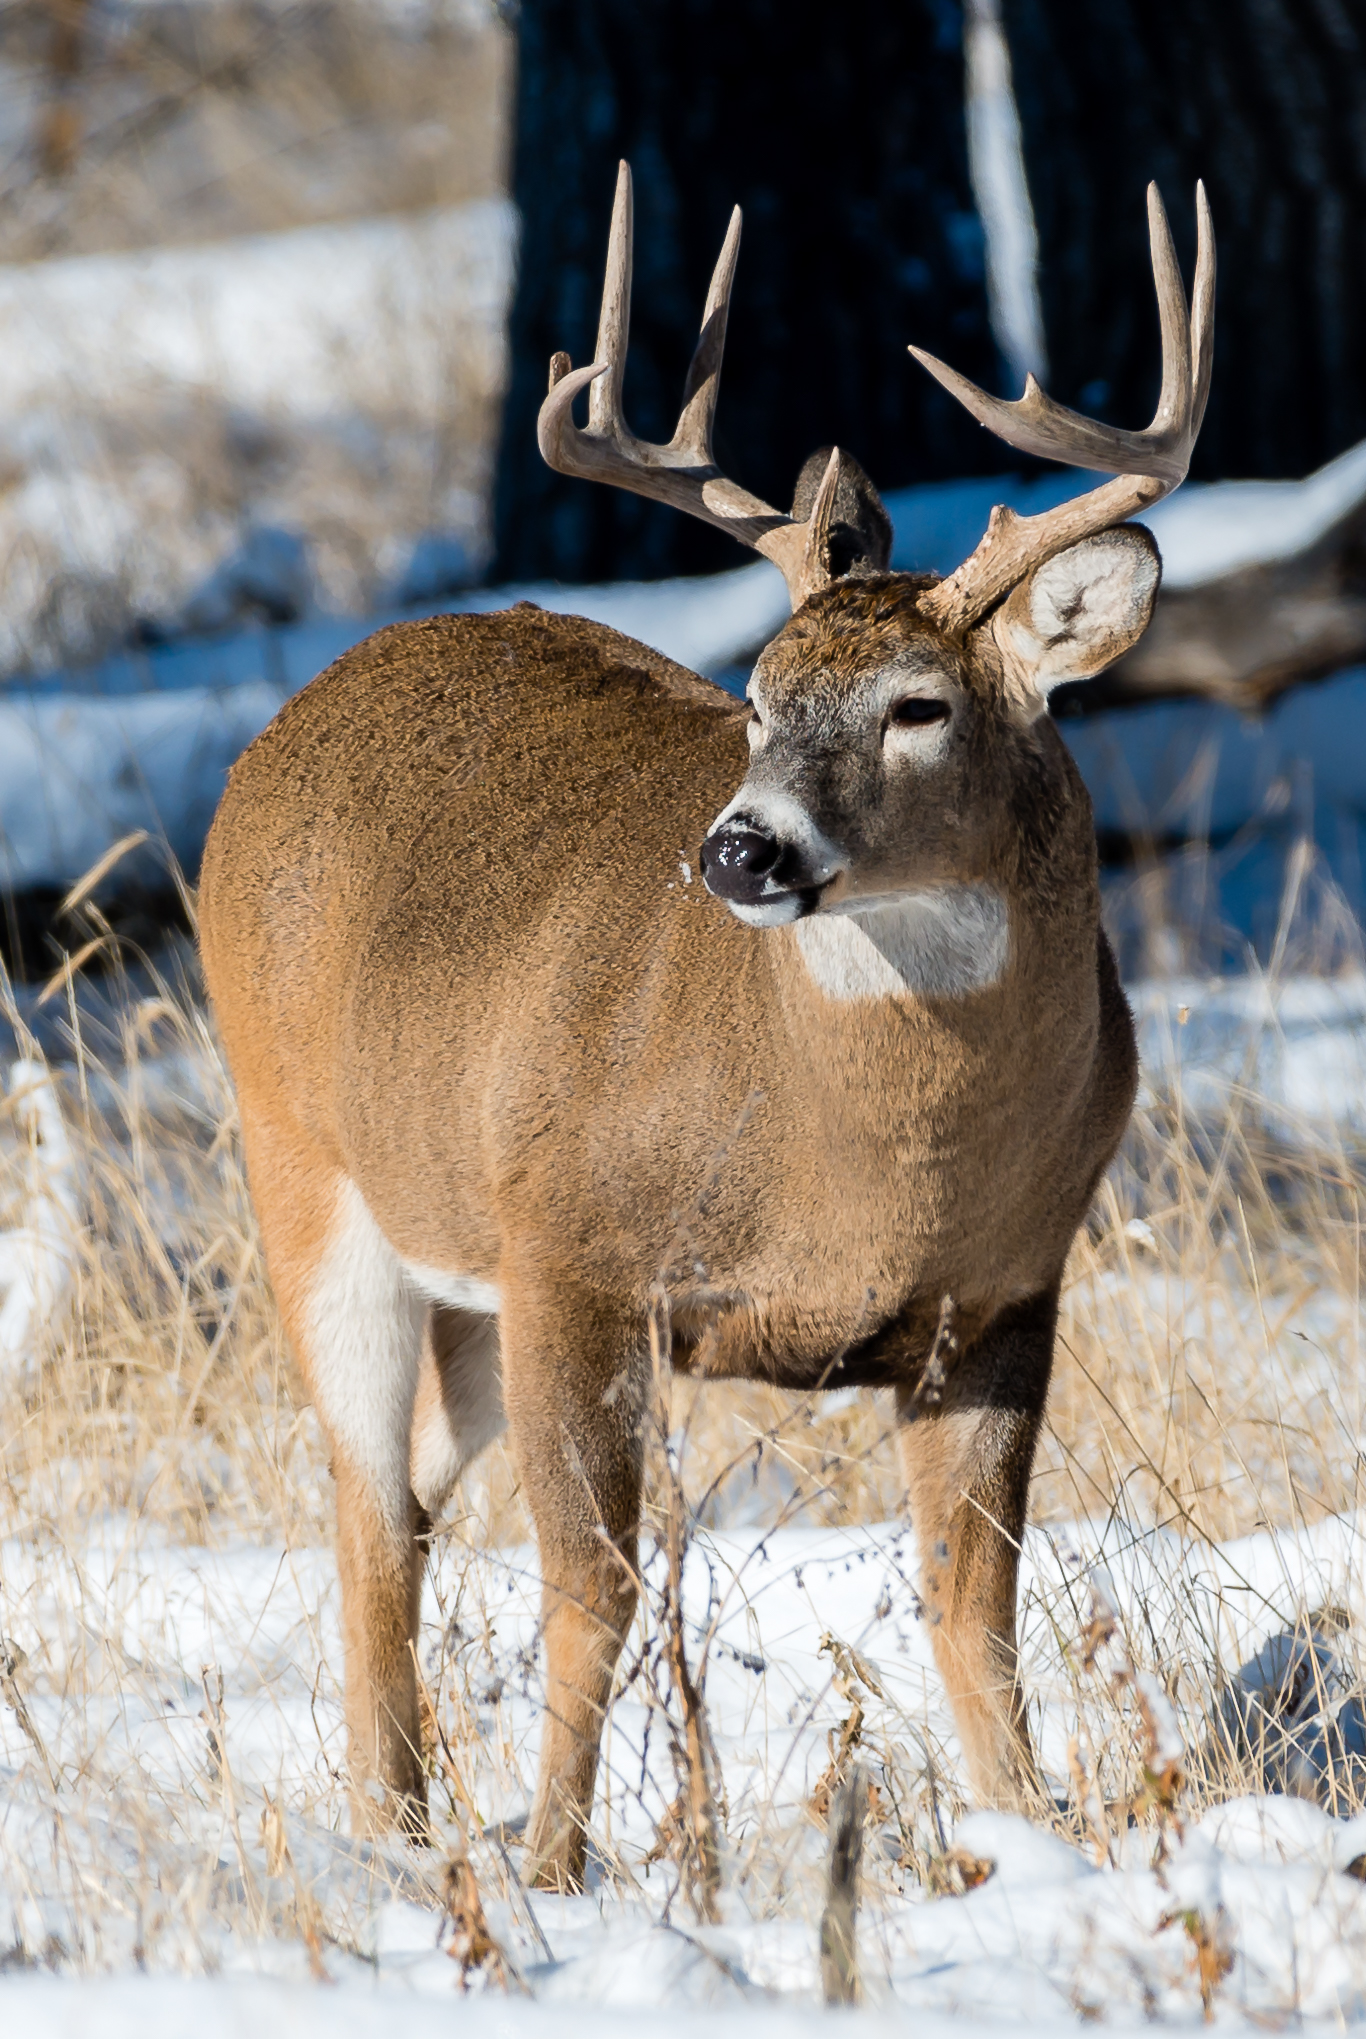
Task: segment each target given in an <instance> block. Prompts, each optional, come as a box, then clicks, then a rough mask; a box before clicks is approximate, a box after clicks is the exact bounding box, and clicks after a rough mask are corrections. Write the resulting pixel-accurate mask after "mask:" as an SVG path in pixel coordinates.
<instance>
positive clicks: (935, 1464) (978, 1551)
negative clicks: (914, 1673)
mask: <svg viewBox="0 0 1366 2039" xmlns="http://www.w3.org/2000/svg"><path fill="white" fill-rule="evenodd" d="M1056 1317H1057V1295H1056V1292H1052V1293H1050V1294H1048V1295H1046V1296H1042V1297H1037V1298H1034V1299H1033V1300H1031V1301H1030V1302H1028V1303H1025V1304H1021V1305H1019V1306H1017V1307H1015V1308H1012V1309H1009V1310H1006V1311H1003V1312H1002V1314H1001V1315H1000V1316H999V1317H998V1318H997V1319H996V1320H995V1322H994V1323H993V1324H991V1325H990V1326H989V1327H988V1329H987V1330H986V1332H984V1334H983V1335H982V1337H981V1338H980V1339H978V1341H977V1343H976V1344H975V1345H974V1346H972V1347H971V1348H970V1349H969V1350H968V1351H967V1352H965V1353H963V1354H962V1356H961V1357H960V1358H959V1360H958V1361H957V1363H956V1364H955V1365H954V1366H953V1367H952V1368H951V1369H950V1372H949V1376H948V1380H947V1383H946V1385H945V1388H944V1395H943V1400H942V1402H941V1403H940V1404H939V1405H938V1407H935V1408H923V1407H922V1408H921V1409H919V1410H917V1409H916V1407H915V1405H914V1402H913V1399H912V1395H911V1392H910V1391H909V1390H906V1391H904V1392H903V1394H902V1396H901V1398H900V1403H899V1408H898V1415H899V1418H900V1431H899V1437H900V1444H901V1457H902V1467H903V1471H904V1474H905V1479H906V1485H907V1489H908V1495H909V1500H910V1508H911V1522H912V1525H913V1527H914V1529H915V1532H916V1540H917V1543H918V1544H919V1548H920V1561H921V1575H922V1589H923V1593H924V1598H925V1604H926V1609H927V1612H928V1615H929V1619H930V1621H931V1623H932V1631H931V1632H932V1638H933V1643H934V1654H935V1659H936V1662H937V1664H938V1666H939V1671H940V1675H941V1676H942V1678H943V1680H944V1685H945V1688H946V1689H947V1692H948V1695H949V1699H950V1701H951V1703H952V1706H953V1712H954V1719H955V1721H956V1723H957V1727H958V1732H959V1736H960V1738H961V1740H962V1744H963V1754H964V1756H965V1758H966V1760H967V1768H968V1776H969V1778H970V1780H971V1784H972V1788H973V1791H974V1792H975V1794H976V1796H977V1798H978V1800H979V1802H980V1803H981V1804H983V1805H986V1806H995V1807H1000V1808H1003V1809H1005V1810H1010V1811H1025V1810H1028V1809H1032V1808H1033V1807H1034V1806H1035V1805H1036V1804H1037V1802H1038V1799H1039V1797H1040V1796H1041V1786H1040V1783H1039V1778H1038V1773H1037V1771H1036V1769H1035V1766H1034V1756H1033V1751H1032V1749H1031V1747H1030V1740H1029V1730H1028V1727H1027V1725H1026V1723H1025V1713H1024V1698H1023V1694H1022V1692H1021V1690H1020V1679H1019V1664H1018V1658H1017V1650H1016V1632H1015V1601H1016V1591H1017V1587H1018V1582H1019V1561H1020V1541H1021V1538H1022V1536H1023V1534H1024V1526H1025V1507H1026V1502H1027V1500H1028V1496H1029V1475H1030V1469H1031V1467H1032V1465H1033V1462H1034V1447H1035V1444H1036V1442H1037V1439H1038V1434H1039V1424H1040V1422H1041V1420H1042V1417H1043V1408H1044V1402H1045V1399H1046V1397H1047V1394H1048V1377H1049V1372H1050V1370H1051V1367H1052V1362H1053V1331H1054V1325H1055V1322H1056Z"/></svg>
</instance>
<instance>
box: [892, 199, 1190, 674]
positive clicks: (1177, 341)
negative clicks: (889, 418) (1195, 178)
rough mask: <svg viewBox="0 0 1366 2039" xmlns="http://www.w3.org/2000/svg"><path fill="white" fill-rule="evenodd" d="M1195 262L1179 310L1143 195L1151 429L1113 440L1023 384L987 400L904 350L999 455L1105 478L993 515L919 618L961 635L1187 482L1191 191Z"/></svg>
mask: <svg viewBox="0 0 1366 2039" xmlns="http://www.w3.org/2000/svg"><path fill="white" fill-rule="evenodd" d="M1195 203H1196V217H1197V220H1198V227H1199V235H1198V252H1197V257H1196V265H1195V285H1194V289H1193V291H1192V293H1191V304H1190V307H1189V309H1188V307H1187V303H1186V295H1185V290H1184V288H1183V285H1182V282H1181V271H1180V269H1179V268H1178V266H1177V261H1176V251H1175V249H1174V248H1173V246H1172V238H1171V230H1170V228H1169V227H1168V225H1167V215H1166V212H1165V210H1164V209H1163V205H1162V200H1161V197H1160V195H1159V193H1158V189H1157V186H1156V185H1155V184H1150V185H1149V187H1148V236H1149V242H1150V246H1151V253H1152V265H1153V283H1154V286H1155V288H1156V291H1157V307H1158V317H1159V320H1160V323H1161V329H1162V391H1161V395H1160V396H1159V398H1158V403H1157V410H1156V412H1155V413H1154V416H1153V421H1152V423H1151V425H1149V426H1148V427H1147V429H1146V430H1145V431H1142V432H1129V431H1123V430H1121V429H1120V428H1119V427H1118V426H1114V425H1102V424H1100V423H1098V422H1097V421H1096V420H1095V419H1094V418H1086V417H1083V416H1082V415H1081V413H1080V412H1079V411H1073V410H1069V409H1068V407H1067V405H1066V404H1060V403H1055V402H1054V400H1053V398H1052V397H1050V396H1048V395H1046V394H1045V392H1044V391H1043V390H1042V389H1040V387H1039V385H1038V383H1037V382H1036V381H1035V380H1034V377H1033V376H1032V375H1031V376H1029V377H1027V378H1026V381H1025V393H1024V395H1023V396H1022V397H1021V398H1020V400H1019V402H1018V403H1013V404H1012V403H1005V402H1003V401H1002V400H1001V399H1000V398H999V397H993V396H988V395H987V394H986V392H985V391H984V390H980V389H978V387H977V385H976V384H975V383H972V382H969V381H968V379H967V377H966V376H963V375H959V374H958V373H957V371H956V370H955V369H952V368H949V367H946V365H945V364H944V363H943V362H942V361H937V360H936V359H935V358H934V356H933V355H932V354H926V353H923V352H922V351H921V349H920V348H918V347H912V348H911V352H912V354H914V355H915V357H916V359H917V361H919V362H920V363H921V364H922V366H923V367H925V368H927V369H928V370H929V372H930V374H931V375H933V376H934V378H935V379H936V381H937V382H939V383H941V384H942V385H943V387H944V388H945V389H947V390H948V391H949V393H950V395H951V396H954V397H956V398H957V399H958V401H959V403H961V404H962V405H963V406H964V408H965V409H966V410H968V411H970V412H971V414H972V416H973V417H974V418H976V419H977V421H978V423H979V424H982V425H985V426H986V427H987V428H988V430H989V431H992V432H994V433H995V434H996V436H997V437H998V438H1000V439H1004V440H1005V442H1006V444H1007V445H1008V446H1014V447H1016V448H1017V449H1018V450H1019V451H1020V452H1022V453H1032V454H1034V455H1035V456H1036V457H1037V458H1039V459H1041V460H1057V461H1061V462H1063V463H1064V464H1065V465H1066V466H1069V467H1082V468H1091V469H1094V470H1096V471H1098V472H1100V473H1109V474H1112V475H1114V476H1115V479H1114V480H1113V481H1109V482H1106V483H1104V484H1102V486H1101V487H1100V488H1096V489H1092V490H1091V491H1090V493H1089V494H1087V495H1084V496H1080V497H1078V498H1076V499H1075V500H1074V501H1072V502H1070V503H1062V504H1060V505H1059V507H1058V508H1057V509H1055V510H1047V511H1045V512H1044V513H1043V514H1042V515H1041V516H1037V517H1018V516H1016V514H1015V513H1014V511H1013V510H1008V509H1005V508H1004V507H1002V506H1000V505H998V506H997V508H996V509H994V510H993V511H992V513H991V522H990V523H989V524H988V526H987V531H986V536H985V537H984V538H983V539H982V542H981V544H980V545H979V546H978V547H977V549H976V551H975V552H974V553H973V554H972V556H971V558H969V559H966V560H965V561H964V562H963V564H962V566H960V567H959V568H958V570H957V572H956V573H953V574H951V575H950V576H949V578H948V579H947V580H946V581H941V582H940V583H939V585H938V586H937V587H934V588H930V589H928V590H927V591H926V593H925V594H923V595H922V596H921V597H920V607H921V609H922V610H924V611H925V613H926V614H927V615H929V616H931V617H932V618H933V619H934V620H935V621H936V622H938V623H939V624H940V626H941V627H942V628H944V629H945V630H947V631H949V632H950V634H953V635H959V634H961V633H962V632H963V631H964V630H966V629H968V628H969V627H970V626H971V625H972V624H973V623H975V622H976V621H977V619H978V618H979V617H981V616H983V615H985V614H986V612H987V610H988V609H990V608H992V607H994V605H995V604H996V603H997V602H999V601H1000V599H1001V598H1002V596H1003V595H1005V594H1008V593H1009V591H1010V589H1011V588H1012V587H1013V586H1014V585H1015V583H1016V582H1017V581H1019V580H1022V579H1023V578H1024V576H1025V574H1026V573H1028V572H1029V570H1030V569H1031V568H1032V567H1035V566H1038V565H1041V564H1042V562H1043V561H1044V560H1046V559H1050V558H1052V556H1053V555H1054V553H1057V552H1062V551H1063V550H1064V549H1065V548H1066V547H1067V546H1069V545H1076V544H1078V543H1079V542H1080V540H1081V539H1083V538H1087V537H1090V536H1091V535H1092V534H1093V533H1094V532H1097V531H1103V530H1105V529H1107V528H1108V526H1110V525H1111V524H1122V523H1123V522H1124V521H1125V519H1126V518H1129V517H1132V516H1133V515H1134V513H1135V512H1136V511H1138V510H1141V509H1145V508H1148V507H1149V506H1151V505H1152V504H1153V503H1156V502H1160V500H1161V499H1162V497H1163V496H1165V495H1170V493H1171V491H1172V490H1173V489H1174V488H1177V487H1179V485H1180V484H1181V483H1182V482H1183V481H1184V480H1185V478H1186V470H1187V468H1188V467H1189V465H1190V457H1191V452H1192V449H1193V447H1194V445H1195V440H1196V435H1197V433H1198V432H1199V430H1200V424H1201V420H1202V419H1203V417H1204V413H1205V404H1206V401H1207V399H1208V397H1209V386H1210V375H1211V371H1212V367H1213V357H1214V268H1215V260H1214V229H1213V226H1212V224H1211V222H1210V213H1209V204H1208V201H1207V200H1206V197H1205V189H1204V186H1203V184H1201V185H1197V187H1196V200H1195Z"/></svg>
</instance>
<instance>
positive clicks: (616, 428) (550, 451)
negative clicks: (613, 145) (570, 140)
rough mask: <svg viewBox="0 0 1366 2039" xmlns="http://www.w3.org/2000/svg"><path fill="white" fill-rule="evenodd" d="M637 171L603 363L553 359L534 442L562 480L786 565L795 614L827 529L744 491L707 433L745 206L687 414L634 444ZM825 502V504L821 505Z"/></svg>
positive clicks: (622, 185)
mask: <svg viewBox="0 0 1366 2039" xmlns="http://www.w3.org/2000/svg"><path fill="white" fill-rule="evenodd" d="M631 213H632V202H631V172H630V169H629V168H628V166H627V165H626V164H625V163H623V164H622V165H621V167H620V170H619V171H618V173H617V191H616V199H615V202H614V204H613V207H612V230H611V234H610V236H609V238H608V244H607V266H606V274H605V277H604V280H603V291H602V312H601V316H600V318H599V321H598V343H597V355H598V358H597V360H596V361H594V362H593V363H592V365H591V366H590V367H588V368H572V367H571V366H570V361H569V356H568V355H567V354H556V355H554V356H553V357H552V359H551V363H550V389H549V393H548V395H547V396H546V399H545V402H544V403H543V404H542V405H541V411H540V416H539V417H538V418H537V421H536V438H537V442H538V443H539V445H540V449H541V454H542V457H543V458H544V460H545V461H546V463H547V465H548V466H550V467H553V468H556V469H557V470H558V471H559V472H560V473H561V474H572V475H576V476H579V477H580V478H581V479H583V480H586V481H605V482H610V483H611V484H612V485H613V486H614V487H616V488H624V489H630V490H631V492H632V493H633V494H634V495H638V496H649V497H651V498H652V499H653V500H654V501H655V502H661V503H671V504H672V505H673V507H674V508H675V509H678V510H686V511H687V512H688V514H689V515H690V516H693V517H700V518H702V520H703V521H704V523H708V524H714V525H715V526H716V528H717V529H718V530H720V531H725V532H727V533H728V534H729V536H730V537H732V538H736V539H738V540H739V542H740V543H741V544H742V545H749V546H752V547H753V548H754V550H755V551H756V552H762V553H763V554H764V556H765V558H767V559H771V560H772V561H773V563H774V564H775V566H777V567H778V568H780V570H781V572H782V575H783V578H784V580H785V581H786V582H787V587H788V593H789V594H790V596H791V598H792V606H793V608H794V609H795V608H797V607H799V606H800V604H801V603H802V602H804V601H805V600H806V599H807V597H808V596H809V595H811V594H814V593H815V591H816V589H817V588H818V587H821V586H823V585H824V584H825V582H826V581H828V580H829V579H830V573H829V571H828V567H827V566H826V565H824V564H823V563H824V562H826V561H827V560H828V553H829V544H828V531H826V530H825V525H822V526H821V530H820V532H818V533H817V534H816V538H815V539H813V524H812V523H810V522H808V523H806V524H797V523H794V522H793V520H792V518H791V517H787V516H784V515H783V513H782V511H781V510H775V509H774V508H773V507H772V506H771V505H770V504H768V503H765V502H763V501H762V500H761V499H760V498H759V497H758V496H752V495H750V493H749V492H748V490H747V489H742V488H739V487H737V485H736V484H735V483H734V482H733V481H728V480H727V479H726V477H725V475H723V474H722V473H721V471H720V469H719V468H718V467H717V466H716V463H715V461H714V460H713V458H712V450H711V428H712V418H713V416H714V415H715V411H716V395H717V388H718V385H719V382H720V376H721V356H722V352H723V350H724V347H725V338H726V320H727V317H728V314H729V310H730V292H731V285H732V283H733V281H734V277H735V264H736V258H737V257H738V255H739V252H740V209H739V207H738V206H737V207H736V209H735V211H734V212H733V213H732V215H731V221H730V227H729V229H728V231H727V233H726V238H725V242H724V244H723V246H722V249H721V255H720V259H719V260H718V262H717V264H716V269H715V271H714V273H713V275H712V280H711V288H710V290H709V291H708V293H707V304H706V310H705V312H704V314H703V319H702V331H701V334H700V336H699V338H698V342H697V346H696V348H695V349H694V351H693V358H692V365H691V367H690V368H689V370H688V380H687V384H686V386H685V389H684V393H683V408H682V411H681V413H680V415H679V420H678V425H677V427H676V429H675V431H674V435H673V438H672V439H671V440H670V441H669V443H668V445H667V446H656V445H654V444H652V443H651V441H649V440H647V439H637V438H636V436H635V434H634V433H633V432H632V431H631V429H630V427H629V426H628V425H627V423H626V419H625V416H624V414H623V410H622V402H621V388H622V378H623V375H624V373H625V368H626V347H627V341H628V338H629V331H630V306H631V242H632V220H631ZM583 389H588V391H589V398H588V424H587V426H586V428H585V429H583V430H582V431H581V430H580V429H579V427H578V426H577V425H576V424H575V423H574V416H573V407H574V399H575V397H577V396H578V394H579V392H580V391H581V390H583ZM837 480H838V460H837V459H836V461H835V464H834V471H833V474H832V475H831V476H829V477H827V481H828V487H826V486H823V487H822V489H821V492H820V494H819V496H818V498H817V505H816V510H814V511H813V513H812V516H813V520H815V519H816V517H817V512H819V513H820V516H822V517H823V518H824V519H825V523H826V524H828V521H829V515H830V506H831V504H832V503H833V500H834V489H835V485H836V481H837ZM822 506H823V507H822Z"/></svg>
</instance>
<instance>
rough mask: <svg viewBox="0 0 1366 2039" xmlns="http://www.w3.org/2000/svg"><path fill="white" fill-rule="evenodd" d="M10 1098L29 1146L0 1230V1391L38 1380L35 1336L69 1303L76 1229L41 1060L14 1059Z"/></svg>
mask: <svg viewBox="0 0 1366 2039" xmlns="http://www.w3.org/2000/svg"><path fill="white" fill-rule="evenodd" d="M8 1102H9V1105H10V1108H11V1110H12V1111H13V1113H14V1117H15V1122H16V1125H17V1127H18V1130H19V1132H20V1134H21V1135H22V1136H23V1137H24V1139H25V1140H26V1141H27V1143H28V1150H29V1151H28V1154H27V1156H26V1157H25V1159H26V1163H27V1166H26V1167H25V1168H24V1171H23V1174H24V1182H23V1187H22V1197H23V1203H22V1207H21V1208H20V1209H19V1210H18V1211H17V1212H16V1213H15V1216H16V1217H17V1219H18V1223H17V1224H14V1225H12V1226H10V1227H9V1228H8V1229H7V1230H4V1231H0V1391H4V1390H8V1389H9V1388H11V1387H13V1386H16V1385H17V1386H19V1387H20V1388H31V1387H33V1386H34V1385H36V1379H37V1368H38V1359H37V1339H38V1335H39V1333H40V1332H41V1331H42V1330H43V1329H44V1328H45V1327H49V1326H51V1327H54V1328H55V1327H56V1326H57V1324H58V1320H59V1318H60V1315H61V1313H62V1312H63V1311H65V1310H66V1309H68V1308H69V1307H70V1304H69V1298H70V1294H71V1289H72V1285H73V1281H74V1277H75V1263H76V1252H77V1239H78V1237H79V1233H80V1228H81V1211H80V1198H79V1193H78V1189H77V1182H76V1162H75V1157H74V1155H73V1154H72V1151H71V1141H70V1138H69V1136H68V1133H67V1129H66V1123H65V1121H64V1119H63V1117H62V1107H61V1102H60V1099H59V1098H58V1095H57V1086H56V1085H55V1083H54V1082H53V1080H52V1076H51V1073H50V1071H49V1070H48V1068H47V1067H46V1065H45V1064H44V1063H42V1062H37V1061H19V1062H16V1063H15V1064H14V1065H13V1067H12V1068H11V1070H10V1072H9V1100H8Z"/></svg>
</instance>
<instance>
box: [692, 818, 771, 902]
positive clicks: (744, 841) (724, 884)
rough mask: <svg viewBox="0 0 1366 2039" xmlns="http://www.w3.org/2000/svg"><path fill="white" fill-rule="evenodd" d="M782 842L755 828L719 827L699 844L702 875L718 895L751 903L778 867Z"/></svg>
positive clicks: (722, 897)
mask: <svg viewBox="0 0 1366 2039" xmlns="http://www.w3.org/2000/svg"><path fill="white" fill-rule="evenodd" d="M782 854H783V846H782V844H781V843H780V842H779V841H778V839H777V837H776V836H772V835H768V834H767V833H766V832H765V831H763V830H762V829H757V828H744V827H735V828H729V827H728V828H718V829H717V830H716V832H715V834H714V835H709V836H708V837H707V840H706V841H705V842H704V843H703V845H702V877H703V879H704V881H705V883H706V887H707V890H708V892H714V893H715V894H716V897H717V898H718V899H738V900H739V901H740V902H741V904H742V905H748V904H752V903H753V902H754V901H755V900H756V899H758V898H759V897H760V896H761V894H762V892H763V889H764V880H765V879H766V878H771V877H772V875H773V873H774V872H775V871H776V870H777V868H778V862H779V859H780V858H781V856H782Z"/></svg>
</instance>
